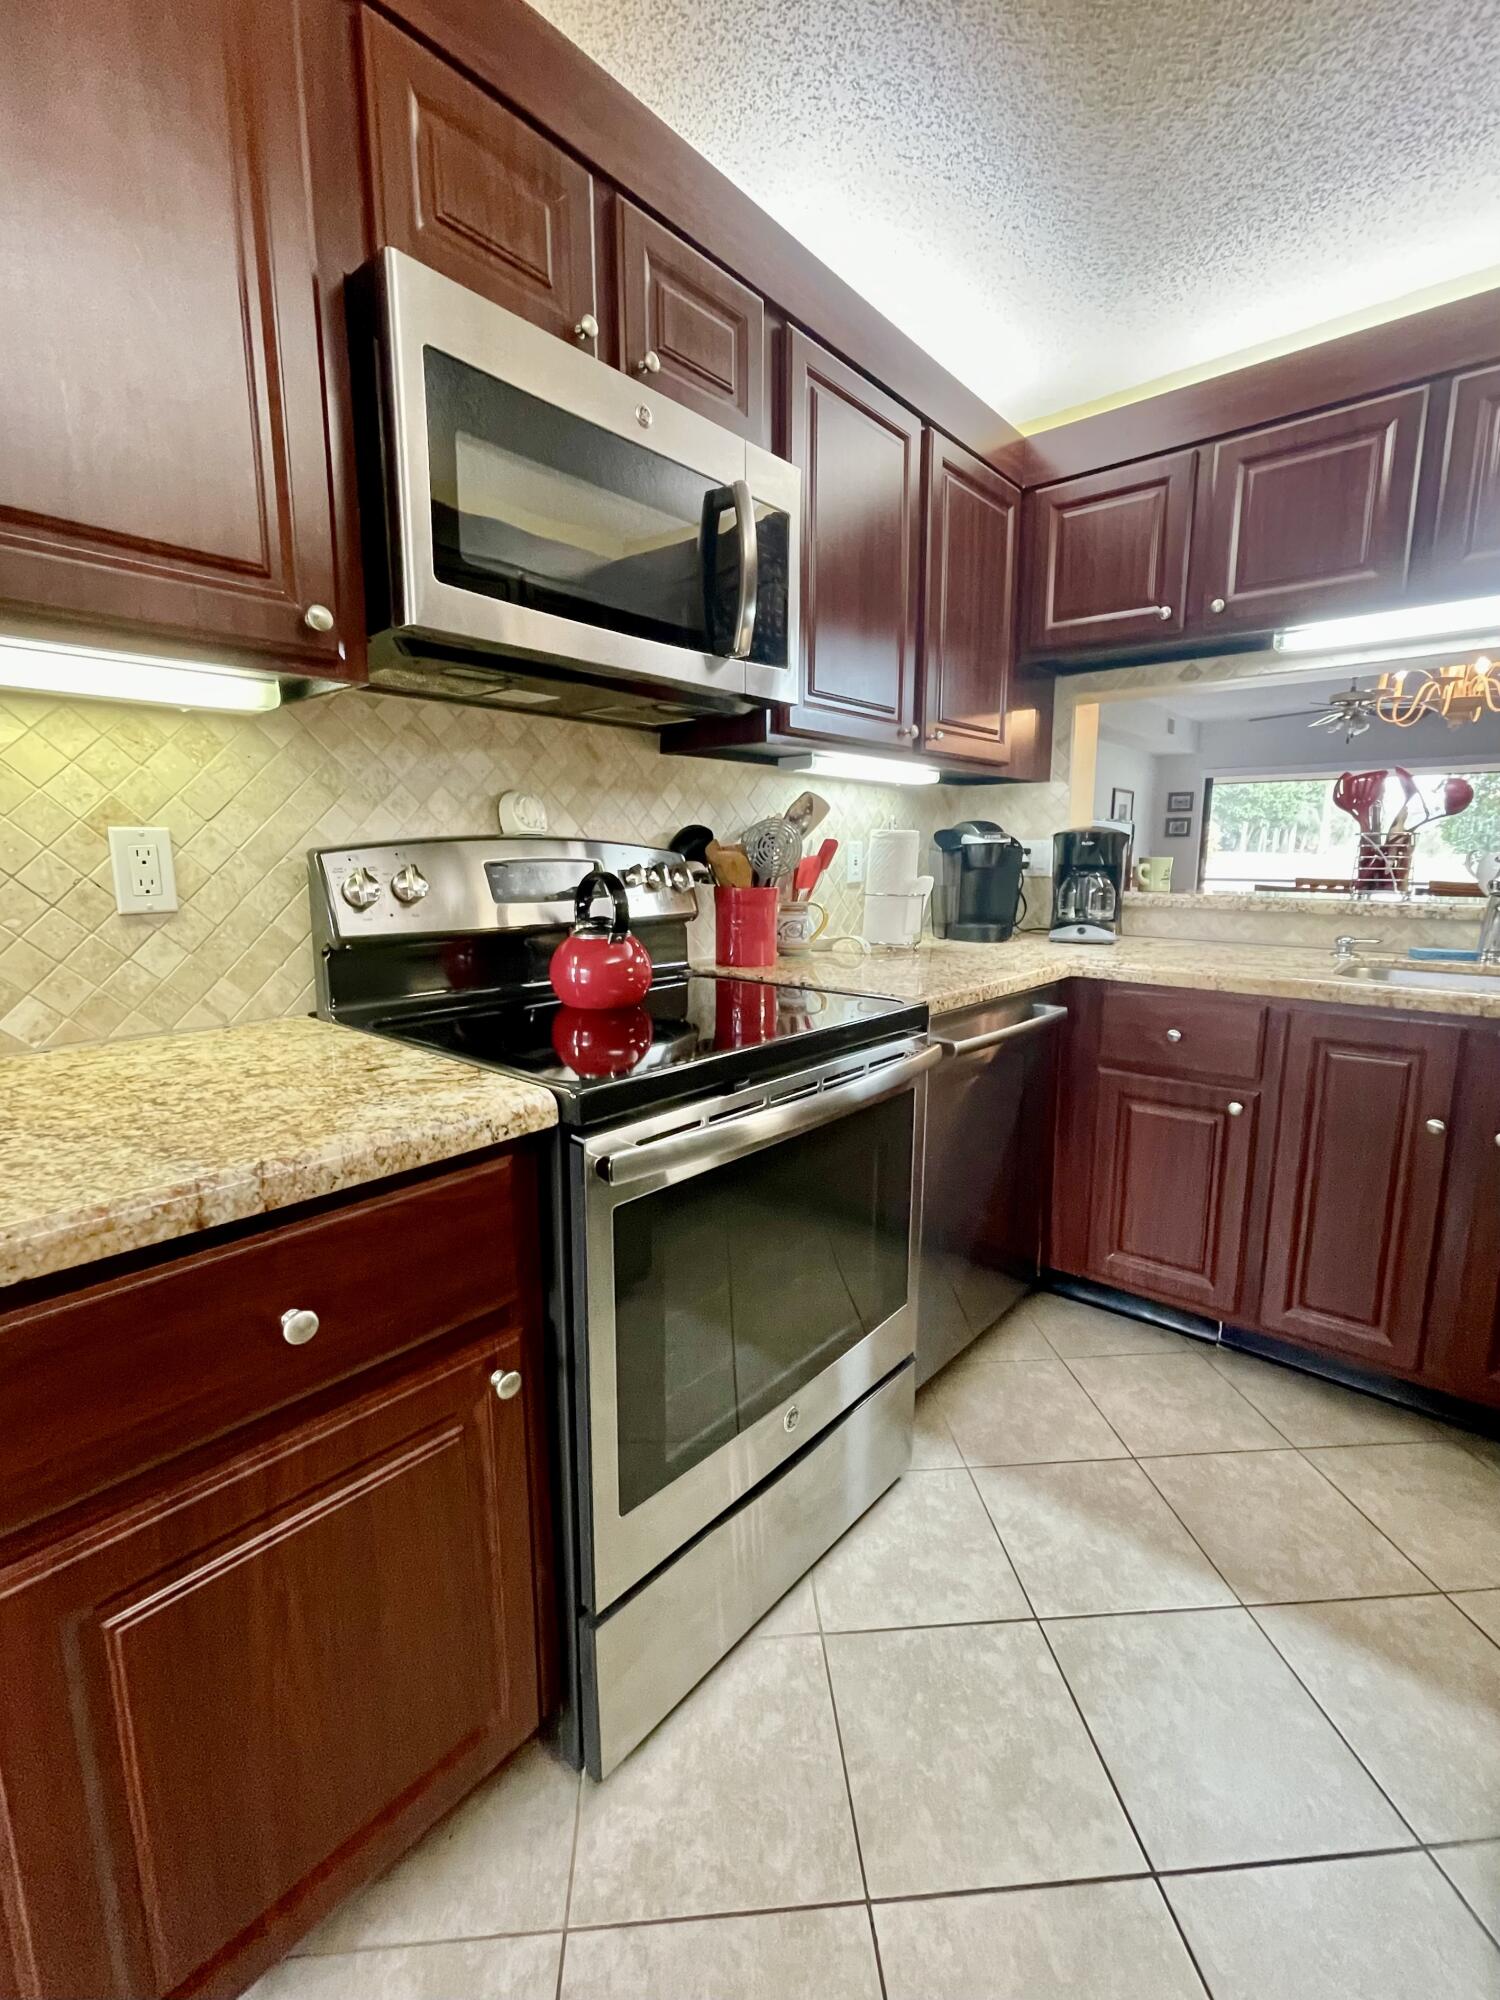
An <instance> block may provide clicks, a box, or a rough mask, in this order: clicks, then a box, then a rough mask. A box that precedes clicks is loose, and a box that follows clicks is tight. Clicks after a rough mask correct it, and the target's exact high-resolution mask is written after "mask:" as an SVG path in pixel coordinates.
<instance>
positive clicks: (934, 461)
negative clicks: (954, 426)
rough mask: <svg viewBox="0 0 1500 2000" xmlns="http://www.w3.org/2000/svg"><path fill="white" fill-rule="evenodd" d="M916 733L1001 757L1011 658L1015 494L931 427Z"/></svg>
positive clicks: (947, 752)
mask: <svg viewBox="0 0 1500 2000" xmlns="http://www.w3.org/2000/svg"><path fill="white" fill-rule="evenodd" d="M922 484H923V491H924V493H925V494H926V501H927V509H926V511H927V595H926V600H925V605H924V610H923V617H922V738H923V745H924V747H925V748H927V749H932V750H936V749H938V748H939V746H941V750H940V754H941V755H943V756H945V757H969V758H973V759H974V760H975V761H976V762H981V763H986V764H998V765H1004V764H1006V763H1007V762H1008V761H1009V753H1008V750H1007V747H1006V711H1007V707H1008V704H1009V694H1010V683H1011V673H1012V670H1013V668H1014V666H1015V629H1016V562H1017V540H1018V529H1019V526H1020V520H1021V495H1020V491H1019V489H1018V488H1016V487H1014V486H1012V485H1011V483H1010V481H1009V480H1008V479H1004V478H1002V477H1001V475H1000V474H999V473H998V472H996V471H995V470H994V468H993V467H992V466H988V465H986V464H985V463H984V461H983V460H982V459H978V458H975V456H974V454H973V453H972V452H968V451H965V450H964V448H963V447H962V445H956V444H954V443H952V442H951V440H950V439H948V438H945V437H942V436H940V435H939V433H938V432H936V431H932V430H929V431H928V432H927V433H926V435H925V437H924V439H923V445H922Z"/></svg>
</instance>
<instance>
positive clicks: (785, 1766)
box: [571, 1639, 862, 1924]
mask: <svg viewBox="0 0 1500 2000" xmlns="http://www.w3.org/2000/svg"><path fill="white" fill-rule="evenodd" d="M861 1893H862V1890H861V1885H860V1874H859V1860H858V1856H857V1853H856V1850H855V1845H854V1828H853V1825H852V1823H851V1821H850V1818H849V1798H848V1793H847V1791H846V1789H845V1785H844V1772H843V1765H842V1762H841V1760H840V1757H839V1743H838V1735H837V1731H836V1729H835V1727H834V1719H833V1705H832V1703H831V1701H830V1700H829V1695H828V1677H827V1674H826V1672H825V1669H824V1665H823V1649H822V1643H821V1642H820V1641H819V1640H817V1639H774V1640H772V1639H749V1640H747V1641H745V1643H744V1644H743V1645H740V1646H738V1647H737V1648H736V1649H735V1651H734V1652H733V1653H731V1654H730V1656H729V1658H728V1659H727V1660H723V1661H721V1662H720V1664H719V1665H718V1666H717V1667H716V1668H715V1669H714V1671H713V1672H712V1673H711V1674H710V1675H709V1677H708V1678H707V1680H705V1681H704V1682H702V1684H701V1685H700V1686H699V1687H697V1688H696V1689H695V1690H694V1691H693V1693H692V1694H690V1695H689V1696H688V1698H687V1700H686V1701H685V1702H683V1704H682V1705H681V1707H680V1708H677V1709H674V1710H673V1712H672V1714H671V1715H669V1716H668V1717H667V1719H666V1721H665V1722H663V1723H662V1724H661V1726H660V1727H659V1728H658V1729H656V1730H655V1731H654V1732H653V1733H652V1734H651V1735H650V1736H649V1737H647V1739H646V1741H645V1742H644V1743H643V1744H642V1745H641V1746H640V1748H639V1749H638V1750H636V1751H634V1752H632V1754H631V1755H630V1756H629V1757H627V1758H626V1760H625V1762H624V1763H623V1764H622V1765H621V1766H620V1768H619V1769H618V1770H617V1771H615V1772H614V1773H613V1775H612V1776H611V1777H609V1778H606V1779H605V1781H604V1783H603V1784H602V1785H595V1784H592V1783H589V1782H585V1784H584V1787H583V1798H582V1804H581V1808H580V1811H579V1822H578V1853H577V1860H576V1863H575V1866H574V1872H573V1902H572V1918H571V1920H572V1922H574V1923H576V1924H610V1923H625V1922H629V1921H631V1920H632V1919H636V1918H642V1917H671V1916H683V1917H690V1916H711V1915H714V1914H717V1913H721V1912H722V1913H728V1912H733V1911H738V1910H755V1909H777V1908H784V1907H788V1906H792V1905H795V1904H800V1903H834V1902H840V1901H843V1900H844V1899H846V1898H848V1897H851V1896H859V1895H860V1894H861Z"/></svg>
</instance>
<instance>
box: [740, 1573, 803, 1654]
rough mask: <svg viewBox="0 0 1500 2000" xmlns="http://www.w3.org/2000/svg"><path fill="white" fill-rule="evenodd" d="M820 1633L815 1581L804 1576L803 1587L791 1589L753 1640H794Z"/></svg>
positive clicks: (794, 1586) (772, 1608)
mask: <svg viewBox="0 0 1500 2000" xmlns="http://www.w3.org/2000/svg"><path fill="white" fill-rule="evenodd" d="M817 1629H818V1606H817V1600H816V1599H815V1598H814V1596H813V1588H812V1578H811V1577H810V1576H805V1577H803V1579H802V1581H801V1582H800V1583H794V1584H793V1585H792V1587H791V1589H790V1590H789V1591H788V1592H787V1594H786V1596H785V1597H783V1598H782V1600H781V1602H780V1603H779V1604H773V1605H772V1606H771V1609H770V1610H769V1611H768V1612H767V1613H766V1615H765V1617H764V1618H762V1619H761V1621H760V1623H759V1624H758V1625H757V1626H756V1627H755V1630H754V1633H753V1634H752V1636H753V1637H754V1638H757V1639H792V1638H797V1637H799V1636H801V1635H805V1634H807V1633H809V1632H816V1631H817Z"/></svg>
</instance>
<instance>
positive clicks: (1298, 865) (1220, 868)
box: [1202, 770, 1500, 891]
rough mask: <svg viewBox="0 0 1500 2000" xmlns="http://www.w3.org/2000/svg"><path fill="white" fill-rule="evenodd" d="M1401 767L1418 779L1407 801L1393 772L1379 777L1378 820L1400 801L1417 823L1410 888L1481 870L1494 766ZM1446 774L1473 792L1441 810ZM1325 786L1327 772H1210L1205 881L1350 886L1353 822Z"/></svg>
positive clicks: (1494, 829) (1497, 837)
mask: <svg viewBox="0 0 1500 2000" xmlns="http://www.w3.org/2000/svg"><path fill="white" fill-rule="evenodd" d="M1409 775H1410V776H1411V778H1412V780H1413V781H1414V783H1415V786H1416V796H1414V797H1413V798H1412V799H1411V800H1410V802H1409V803H1408V801H1407V799H1406V796H1405V791H1404V788H1403V786H1402V784H1401V782H1400V780H1399V779H1398V778H1397V777H1396V775H1395V773H1394V772H1392V773H1391V774H1390V776H1389V777H1388V778H1387V779H1386V783H1385V790H1384V796H1383V798H1382V800H1381V814H1380V825H1381V828H1382V830H1385V829H1389V828H1391V827H1392V826H1393V825H1395V824H1396V822H1397V816H1398V814H1399V813H1400V812H1401V810H1402V808H1403V806H1405V808H1406V818H1405V821H1404V824H1405V826H1407V827H1408V828H1412V829H1415V830H1416V848H1415V856H1414V861H1413V866H1412V873H1411V886H1412V888H1413V889H1416V890H1424V889H1430V887H1431V886H1432V885H1433V884H1440V885H1441V884H1454V885H1460V884H1462V885H1468V884H1473V883H1477V882H1478V881H1480V880H1481V879H1483V877H1484V876H1485V875H1486V874H1487V873H1488V869H1487V867H1486V863H1487V862H1488V861H1489V857H1491V856H1492V855H1494V854H1496V853H1500V771H1464V772H1456V773H1455V772H1453V771H1451V770H1427V771H1412V772H1411V773H1410V774H1409ZM1454 777H1459V778H1461V779H1463V780H1464V781H1465V782H1466V783H1467V784H1468V785H1469V786H1470V787H1471V789H1472V791H1473V799H1472V802H1471V803H1470V804H1469V805H1467V806H1466V807H1465V808H1464V809H1463V810H1462V811H1461V812H1457V813H1452V814H1447V815H1445V808H1446V807H1447V806H1449V805H1451V803H1452V800H1453V797H1454V793H1453V792H1452V791H1451V790H1449V789H1448V787H1449V784H1450V780H1451V779H1453V778H1454ZM1333 791H1334V781H1333V779H1331V778H1328V777H1323V778H1215V779H1214V780H1213V781H1212V784H1211V786H1210V787H1209V796H1208V801H1207V825H1206V828H1205V831H1204V843H1203V876H1202V886H1203V888H1205V889H1209V890H1213V889H1219V890H1226V891H1227V890H1235V889H1241V890H1242V889H1254V888H1255V887H1257V886H1258V885H1264V886H1265V887H1268V888H1286V889H1291V888H1295V887H1296V886H1297V884H1298V883H1304V884H1308V885H1312V884H1317V885H1319V886H1322V885H1325V884H1326V885H1329V886H1333V885H1337V884H1342V883H1348V884H1350V885H1351V886H1352V884H1353V881H1354V874H1355V866H1356V858H1357V853H1358V847H1359V828H1358V826H1357V824H1356V822H1355V821H1354V819H1352V818H1351V817H1350V815H1349V814H1348V813H1347V812H1346V811H1343V810H1341V809H1340V808H1339V807H1338V806H1337V805H1336V804H1335V803H1334V796H1333ZM1424 821H1425V822H1426V823H1425V824H1423V823H1422V822H1424Z"/></svg>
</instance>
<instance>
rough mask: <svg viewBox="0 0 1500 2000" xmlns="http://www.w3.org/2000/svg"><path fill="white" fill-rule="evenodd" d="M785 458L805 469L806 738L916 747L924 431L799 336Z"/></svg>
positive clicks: (794, 338)
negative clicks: (918, 606) (820, 737)
mask: <svg viewBox="0 0 1500 2000" xmlns="http://www.w3.org/2000/svg"><path fill="white" fill-rule="evenodd" d="M786 353H787V362H786V378H787V412H788V454H787V455H788V456H789V457H790V458H791V459H792V461H793V463H794V464H796V465H798V466H800V467H801V469H802V481H803V492H802V682H801V689H800V695H799V700H798V703H797V705H796V706H795V707H794V708H792V709H791V710H790V711H789V713H788V717H787V726H788V728H789V730H791V731H792V732H793V733H797V734H805V735H814V736H816V735H823V736H829V737H836V738H839V739H841V740H845V741H856V742H867V743H883V744H886V745H907V744H909V743H910V742H911V740H912V738H913V737H914V736H915V735H916V733H917V728H916V700H917V602H918V594H919V579H920V562H921V543H922V504H921V503H922V425H921V421H920V419H918V418H917V417H914V416H913V415H912V413H911V411H910V410H908V409H906V408H905V407H904V406H903V405H902V404H900V403H898V402H896V401H895V399H894V398H893V397H891V396H887V395H886V394H885V393H884V391H883V390H880V389H877V388H876V387H875V385H874V384H873V383H871V382H867V381H866V380H865V378H864V377H863V376H862V375H859V374H857V373H856V372H855V371H854V369H852V368H850V367H848V366H846V364H845V363H844V362H842V361H839V360H836V359H835V358H834V356H833V355H831V354H827V353H825V352H824V351H823V349H822V348H821V347H819V346H818V345H817V343H816V342H815V341H812V340H809V339H808V338H807V336H806V335H805V334H803V333H800V332H798V331H797V330H796V329H795V328H793V329H791V330H790V331H789V333H788V335H787V340H786Z"/></svg>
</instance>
